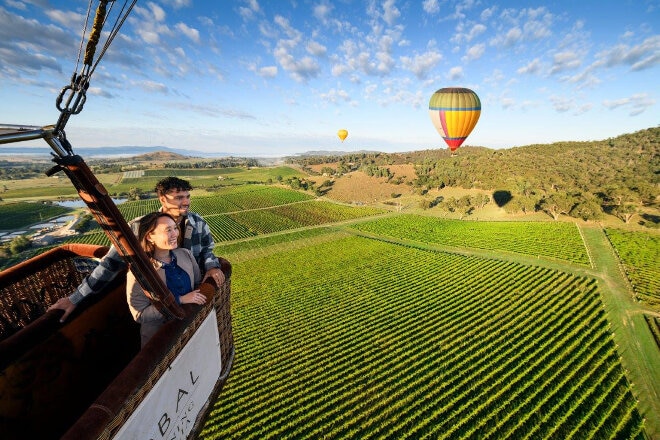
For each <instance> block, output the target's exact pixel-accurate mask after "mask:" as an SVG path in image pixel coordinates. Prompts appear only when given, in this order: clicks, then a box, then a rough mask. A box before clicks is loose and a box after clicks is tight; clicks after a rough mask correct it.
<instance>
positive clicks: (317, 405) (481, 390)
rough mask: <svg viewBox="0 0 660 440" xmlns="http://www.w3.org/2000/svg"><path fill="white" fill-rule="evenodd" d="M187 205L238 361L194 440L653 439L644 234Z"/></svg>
mask: <svg viewBox="0 0 660 440" xmlns="http://www.w3.org/2000/svg"><path fill="white" fill-rule="evenodd" d="M200 173H201V171H200ZM177 174H179V173H177ZM152 177H153V178H158V176H152ZM150 178H151V177H150ZM202 194H205V193H202ZM24 205H33V206H30V208H31V209H32V211H31V210H27V211H26V212H27V213H30V215H32V216H34V215H35V213H38V212H39V211H38V210H36V209H35V206H38V205H37V204H24ZM2 206H6V205H5V204H0V207H2ZM16 206H18V205H16ZM16 206H15V207H14V208H12V209H9V210H8V211H7V212H5V214H6V215H8V216H10V215H12V210H13V211H14V213H15V214H16V213H18V212H19V210H18V209H15V208H16ZM21 206H22V205H21ZM157 207H158V202H157V200H156V199H148V200H141V201H136V202H127V203H124V204H122V205H120V207H119V209H120V211H121V212H122V214H123V215H124V216H125V217H126V218H127V219H131V218H134V217H136V216H139V215H144V214H145V213H147V212H150V211H153V210H155V209H157ZM40 209H41V208H40ZM63 209H64V208H63ZM192 210H193V211H197V212H199V213H202V214H203V215H204V217H205V218H206V220H207V222H208V223H209V226H210V228H211V232H212V234H213V236H214V239H215V241H216V244H217V246H216V249H215V252H216V254H218V255H222V256H224V257H226V258H227V259H229V260H230V261H231V262H232V264H233V275H232V314H233V319H234V322H233V328H234V332H235V341H236V350H237V357H236V361H235V364H234V368H233V371H232V373H231V375H230V377H229V380H228V382H227V384H226V385H225V388H224V389H223V391H222V393H221V394H220V396H219V398H218V400H217V401H216V402H215V403H214V406H213V409H212V412H211V414H210V416H209V418H208V420H206V423H205V425H204V430H203V433H202V435H201V436H200V438H202V439H216V438H218V439H219V438H236V439H239V438H240V439H246V438H255V439H256V438H259V439H262V438H397V439H398V438H491V439H505V438H507V439H508V438H516V439H517V438H535V439H536V438H541V439H545V438H561V439H568V438H573V439H583V438H635V439H644V438H658V436H660V416H658V414H660V402H658V401H657V399H656V398H655V397H654V396H657V395H658V391H659V389H660V379H659V376H660V372H659V371H658V368H657V366H658V365H659V364H660V361H659V359H660V351H659V349H658V347H657V345H656V342H655V341H656V339H654V338H653V334H652V333H651V331H650V330H649V329H650V328H653V327H651V326H649V325H648V324H647V322H651V323H653V324H654V325H655V323H656V322H657V320H655V319H649V316H652V315H651V314H652V313H654V312H653V310H652V308H650V307H649V305H648V304H649V303H648V302H644V301H634V300H633V299H634V295H633V290H632V287H628V286H631V285H632V286H634V287H635V291H634V293H635V294H637V295H638V297H643V296H642V295H641V294H640V291H639V289H638V286H649V287H648V288H647V290H649V289H650V291H653V289H655V287H653V286H657V282H658V278H659V275H658V273H657V272H656V271H654V270H656V268H655V266H656V265H654V264H653V263H654V262H657V252H658V241H657V239H658V237H657V235H648V234H643V233H638V232H628V231H618V230H617V231H614V230H608V231H607V237H606V236H605V233H604V232H603V230H602V229H601V228H599V227H597V226H596V225H592V226H591V227H589V228H584V227H578V226H577V225H576V224H573V223H565V222H551V221H547V222H472V221H458V220H447V219H440V218H435V217H427V216H419V215H407V214H397V213H393V212H387V211H383V210H380V209H375V208H371V207H354V206H347V205H342V204H336V203H332V202H329V201H322V200H317V199H315V198H314V197H312V196H310V195H308V194H305V193H301V192H297V191H292V190H288V189H284V188H281V187H271V186H265V185H254V184H252V185H243V186H231V187H224V188H219V189H216V190H214V191H213V192H212V193H209V194H208V195H206V194H205V195H200V194H198V193H196V196H195V197H194V198H193V203H192ZM41 215H44V214H43V213H42V214H41ZM23 221H26V220H23ZM608 238H609V241H608ZM69 241H76V242H84V243H95V244H105V245H107V244H108V243H109V241H108V239H107V238H106V237H105V235H104V234H103V233H102V232H100V230H99V229H96V230H94V231H91V232H90V233H87V234H85V235H83V236H78V237H75V238H72V239H69ZM614 248H616V251H617V252H616V253H615V252H614ZM619 257H620V258H621V260H622V261H623V263H620V262H619ZM622 264H623V266H622ZM620 267H623V268H624V269H625V270H621V269H620ZM634 273H636V274H643V277H641V278H635V277H634V276H633V274H634ZM626 275H628V276H629V277H630V282H628V281H627V279H626V278H625V276H626ZM653 283H656V284H653ZM656 292H657V289H656ZM646 297H652V295H651V294H647V295H646ZM643 298H644V297H643ZM645 436H646V437H645Z"/></svg>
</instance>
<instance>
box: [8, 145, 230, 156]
mask: <svg viewBox="0 0 660 440" xmlns="http://www.w3.org/2000/svg"><path fill="white" fill-rule="evenodd" d="M51 151H52V150H51V149H50V148H48V147H12V146H6V145H3V146H2V147H0V156H5V155H17V154H18V155H21V156H49V155H50V152H51ZM157 151H164V152H167V153H174V154H180V155H182V156H187V157H203V158H214V157H232V156H233V157H237V156H238V155H236V154H232V153H226V152H209V151H196V150H185V149H182V148H169V147H158V146H156V147H137V146H123V147H100V148H85V147H81V148H78V147H76V148H74V149H73V152H74V153H75V154H78V155H80V156H82V157H84V158H85V159H87V158H98V157H132V156H137V155H140V154H150V153H155V152H157Z"/></svg>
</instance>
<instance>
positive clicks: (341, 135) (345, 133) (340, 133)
mask: <svg viewBox="0 0 660 440" xmlns="http://www.w3.org/2000/svg"><path fill="white" fill-rule="evenodd" d="M337 136H339V139H341V141H342V142H344V139H346V137H347V136H348V131H347V130H344V129H341V130H339V131H338V132H337Z"/></svg>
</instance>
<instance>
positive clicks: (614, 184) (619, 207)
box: [291, 127, 660, 225]
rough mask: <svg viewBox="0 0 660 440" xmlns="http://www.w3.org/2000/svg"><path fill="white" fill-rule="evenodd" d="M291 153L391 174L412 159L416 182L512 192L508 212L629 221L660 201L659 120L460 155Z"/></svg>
mask: <svg viewBox="0 0 660 440" xmlns="http://www.w3.org/2000/svg"><path fill="white" fill-rule="evenodd" d="M291 160H295V161H297V162H298V163H299V164H301V165H302V166H303V168H304V167H306V166H309V165H312V164H318V163H331V162H333V163H339V164H341V166H342V167H343V170H342V171H344V172H345V169H349V170H358V169H360V170H363V171H365V172H366V173H367V174H369V175H375V176H378V177H380V176H384V177H387V175H388V174H389V169H387V168H386V167H387V166H388V165H392V164H414V165H415V170H416V178H415V179H414V180H413V182H412V186H413V187H414V188H417V189H419V188H421V189H431V188H444V187H459V188H466V189H468V188H477V189H482V190H487V191H492V192H507V193H508V194H510V197H508V200H506V201H505V202H503V203H499V202H498V200H495V202H496V203H498V204H499V205H500V206H502V207H503V208H504V209H506V210H507V211H509V212H524V213H529V212H534V211H543V212H546V213H547V214H548V215H549V216H551V217H553V218H555V219H556V218H558V216H559V215H568V216H572V217H575V218H581V219H584V220H597V219H599V218H602V217H603V215H604V214H605V213H609V214H612V215H615V216H617V217H618V218H620V219H621V220H622V221H623V222H626V223H628V222H630V221H631V220H632V219H633V218H634V217H635V215H636V214H638V215H640V216H642V217H644V216H645V214H644V211H645V208H647V207H657V206H658V203H659V202H660V174H658V170H659V169H660V128H658V127H656V128H649V129H646V130H641V131H638V132H635V133H631V134H626V135H622V136H619V137H617V138H612V139H606V140H603V141H591V142H558V143H554V144H546V145H530V146H525V147H516V148H510V149H504V150H491V149H488V148H483V147H461V148H460V149H459V150H458V154H457V155H456V156H451V154H450V153H449V151H448V150H446V149H439V150H423V151H416V152H409V153H397V154H386V153H360V154H351V155H346V156H341V157H337V156H327V157H314V158H312V157H299V158H296V159H291ZM328 168H329V167H328ZM384 170H387V172H385V171H384ZM370 173H371V174H370ZM427 204H432V202H427ZM644 222H645V223H646V224H647V225H657V224H658V222H660V220H658V219H657V216H655V217H654V216H645V220H644Z"/></svg>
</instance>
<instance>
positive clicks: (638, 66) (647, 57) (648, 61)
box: [596, 35, 660, 71]
mask: <svg viewBox="0 0 660 440" xmlns="http://www.w3.org/2000/svg"><path fill="white" fill-rule="evenodd" d="M596 58H598V61H597V62H596V65H597V66H603V67H614V66H619V65H628V66H630V69H631V70H633V71H638V70H644V69H649V68H651V67H654V66H656V65H658V64H660V35H654V36H652V37H649V38H647V39H646V40H644V41H643V42H642V43H640V44H638V45H636V46H629V45H627V44H618V45H616V46H614V47H612V48H610V49H608V50H605V51H602V52H600V53H598V54H597V55H596Z"/></svg>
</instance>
